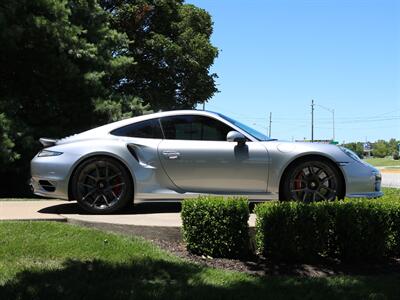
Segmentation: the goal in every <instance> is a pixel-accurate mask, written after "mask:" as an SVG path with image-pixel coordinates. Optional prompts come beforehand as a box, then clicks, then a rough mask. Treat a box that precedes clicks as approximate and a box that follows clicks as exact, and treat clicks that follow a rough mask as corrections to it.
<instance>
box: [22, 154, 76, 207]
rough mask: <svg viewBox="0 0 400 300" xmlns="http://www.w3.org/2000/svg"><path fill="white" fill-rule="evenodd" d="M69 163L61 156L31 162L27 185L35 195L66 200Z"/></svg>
mask: <svg viewBox="0 0 400 300" xmlns="http://www.w3.org/2000/svg"><path fill="white" fill-rule="evenodd" d="M70 168H71V163H70V162H69V161H68V160H66V159H65V157H63V156H54V157H38V156H35V157H34V158H33V159H32V161H31V176H32V177H31V179H30V181H29V185H30V187H31V190H32V192H33V193H34V194H35V195H38V196H43V197H48V198H57V199H64V200H68V180H69V171H70Z"/></svg>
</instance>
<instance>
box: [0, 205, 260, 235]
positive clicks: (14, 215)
mask: <svg viewBox="0 0 400 300" xmlns="http://www.w3.org/2000/svg"><path fill="white" fill-rule="evenodd" d="M180 210H181V205H180V203H138V204H135V206H134V207H130V208H128V209H127V210H125V211H124V212H123V213H118V214H111V215H90V214H87V213H86V212H85V211H83V210H82V209H81V208H80V207H79V206H78V205H77V203H76V202H75V201H72V202H68V201H59V200H40V201H34V200H32V201H0V220H32V221H60V222H68V223H73V224H79V225H84V226H88V227H94V228H98V229H103V230H109V231H114V232H119V233H125V234H126V233H128V234H132V235H138V236H142V237H144V238H148V239H164V240H174V241H177V240H181V238H182V237H181V227H182V221H181V217H180ZM249 226H250V227H251V228H253V227H254V226H255V215H254V214H251V215H250V220H249Z"/></svg>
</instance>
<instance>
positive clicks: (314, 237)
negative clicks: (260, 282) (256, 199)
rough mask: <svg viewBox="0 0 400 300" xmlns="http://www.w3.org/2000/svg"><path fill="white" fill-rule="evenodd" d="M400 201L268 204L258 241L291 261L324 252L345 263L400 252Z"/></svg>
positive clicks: (260, 213)
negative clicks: (399, 203) (399, 202)
mask: <svg viewBox="0 0 400 300" xmlns="http://www.w3.org/2000/svg"><path fill="white" fill-rule="evenodd" d="M399 207H400V205H398V204H395V203H394V202H389V201H387V202H379V201H373V200H358V199H357V200H348V201H334V202H319V203H310V204H304V203H298V202H284V203H278V202H266V203H263V204H261V205H258V206H257V207H256V209H255V211H256V216H257V219H256V245H257V249H258V250H259V251H260V252H262V253H263V254H264V255H265V256H266V257H270V258H272V259H279V260H286V261H293V260H295V261H304V260H313V259H316V258H318V257H321V256H330V257H337V258H340V259H341V260H343V261H360V260H378V259H381V258H383V257H385V256H387V255H388V254H390V253H396V254H400V251H399V250H400V211H399Z"/></svg>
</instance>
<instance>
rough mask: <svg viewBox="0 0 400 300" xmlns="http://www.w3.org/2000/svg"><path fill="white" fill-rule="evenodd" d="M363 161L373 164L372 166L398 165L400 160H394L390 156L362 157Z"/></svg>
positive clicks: (399, 165)
mask: <svg viewBox="0 0 400 300" xmlns="http://www.w3.org/2000/svg"><path fill="white" fill-rule="evenodd" d="M364 161H365V162H367V163H369V164H371V165H373V166H374V167H388V166H391V167H394V166H398V167H400V160H394V159H392V158H378V157H371V158H366V159H364Z"/></svg>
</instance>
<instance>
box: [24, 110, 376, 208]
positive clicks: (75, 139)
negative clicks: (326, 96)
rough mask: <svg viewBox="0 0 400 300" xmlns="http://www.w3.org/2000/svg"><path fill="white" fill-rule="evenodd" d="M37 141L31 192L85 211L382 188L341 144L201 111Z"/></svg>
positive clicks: (317, 197) (364, 193)
mask: <svg viewBox="0 0 400 300" xmlns="http://www.w3.org/2000/svg"><path fill="white" fill-rule="evenodd" d="M40 141H41V143H42V144H43V146H44V148H43V150H41V151H40V152H39V153H38V154H37V155H36V156H35V157H34V158H33V160H32V162H31V172H32V178H31V187H32V190H33V192H34V193H35V194H37V195H41V196H46V197H51V198H60V199H67V200H77V201H78V203H79V204H80V205H81V206H82V207H83V208H84V209H86V210H87V211H89V212H92V213H111V212H114V211H117V210H120V209H122V208H123V207H124V206H126V205H127V204H129V203H132V202H133V201H142V200H146V201H149V200H150V201H176V200H180V199H185V198H188V197H194V196H197V195H199V194H220V195H241V196H246V197H248V198H249V199H250V200H253V201H257V200H258V201H259V200H267V199H280V200H289V199H293V200H297V201H304V202H311V201H321V200H334V199H336V198H343V197H345V196H347V197H369V198H372V197H379V196H381V195H382V192H381V190H380V186H381V175H380V173H379V171H378V170H377V169H375V168H374V167H372V166H371V165H369V164H366V163H364V162H363V161H361V160H360V159H359V158H358V157H357V155H355V154H354V153H353V152H351V151H350V150H348V149H346V148H343V147H338V146H335V145H326V144H317V143H297V142H296V143H293V142H284V141H278V140H275V139H271V138H269V137H267V136H265V135H264V134H262V133H260V132H258V131H256V130H254V129H252V128H250V127H248V126H246V125H244V124H242V123H240V122H238V121H235V120H233V119H231V118H229V117H226V116H224V115H222V114H219V113H215V112H209V111H197V110H186V111H169V112H161V113H155V114H149V115H144V116H140V117H135V118H131V119H126V120H122V121H118V122H115V123H111V124H107V125H104V126H101V127H98V128H95V129H91V130H89V131H85V132H82V133H80V134H77V135H73V136H70V137H67V138H63V139H60V140H53V139H46V138H42V139H40Z"/></svg>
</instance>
